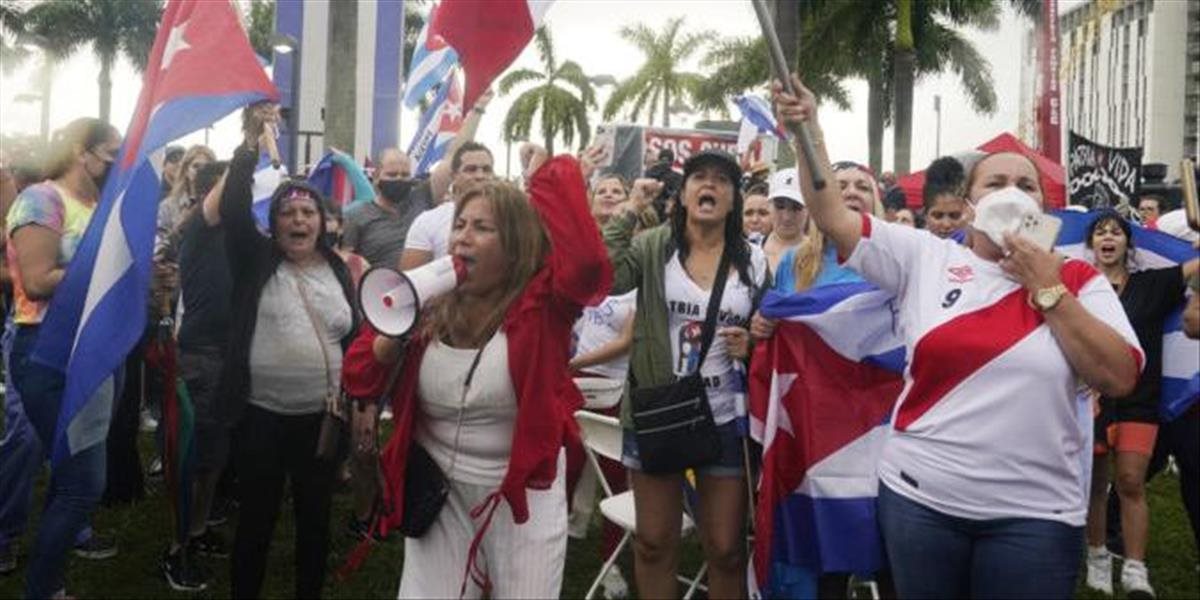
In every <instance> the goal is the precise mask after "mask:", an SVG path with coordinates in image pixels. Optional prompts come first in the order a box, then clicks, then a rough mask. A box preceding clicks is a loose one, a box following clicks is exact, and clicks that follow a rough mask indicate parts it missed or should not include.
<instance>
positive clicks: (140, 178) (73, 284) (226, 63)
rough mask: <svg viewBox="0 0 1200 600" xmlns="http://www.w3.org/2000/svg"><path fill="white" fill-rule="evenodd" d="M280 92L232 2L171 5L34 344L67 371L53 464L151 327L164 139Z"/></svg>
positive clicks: (86, 426)
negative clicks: (122, 135)
mask: <svg viewBox="0 0 1200 600" xmlns="http://www.w3.org/2000/svg"><path fill="white" fill-rule="evenodd" d="M214 65H219V68H214ZM277 99H278V93H277V92H276V90H275V87H274V86H273V85H272V84H271V82H270V80H268V79H267V77H266V75H265V73H264V72H263V69H262V67H261V66H260V65H259V62H258V60H257V59H256V58H255V55H254V51H253V50H251V48H250V42H249V40H248V39H247V38H246V33H245V31H244V30H243V29H242V26H241V24H240V23H239V21H238V17H237V14H236V12H235V10H234V7H233V6H232V5H230V3H229V2H227V1H213V0H170V1H169V2H168V3H167V5H166V8H165V10H164V11H163V17H162V23H161V24H160V25H159V28H158V34H157V36H156V37H155V40H154V47H153V49H152V50H151V52H150V60H149V61H148V66H147V68H146V73H145V76H144V78H143V80H142V92H141V95H140V96H139V97H138V103H137V108H136V110H135V111H134V113H133V119H132V121H131V122H130V124H129V129H128V131H127V132H126V138H125V142H124V144H123V145H122V146H121V149H120V151H119V153H118V155H117V160H116V162H115V163H114V164H113V168H112V172H111V174H110V175H109V177H108V181H107V183H106V184H105V186H104V190H103V192H102V194H101V199H100V203H99V204H98V205H97V207H96V211H95V213H94V215H93V217H92V220H91V222H90V223H89V225H88V228H87V231H86V232H85V233H84V236H83V240H82V241H81V242H80V246H79V249H78V251H77V252H76V254H75V258H74V259H73V260H72V261H71V264H70V266H69V267H68V268H67V273H66V277H65V278H64V280H63V282H62V283H61V284H60V285H59V287H58V289H57V290H56V291H55V293H54V297H53V299H52V300H51V303H50V308H49V311H48V312H47V314H46V319H45V321H44V322H43V323H42V327H41V333H40V334H39V336H38V342H37V346H36V347H35V349H34V355H33V358H34V360H37V361H38V362H40V363H43V364H46V365H49V366H51V367H53V368H57V369H60V370H61V371H63V372H64V373H65V375H66V388H65V390H64V392H63V398H62V406H61V409H60V412H59V417H58V426H57V429H56V431H55V439H54V443H53V448H52V450H51V459H52V461H53V462H55V463H57V462H59V461H61V460H62V459H63V458H66V457H67V456H69V455H71V454H74V453H76V452H78V451H80V450H82V449H84V448H87V447H89V446H91V445H93V444H95V443H96V442H98V441H99V440H100V439H102V438H103V437H104V435H105V434H106V432H107V429H108V428H107V424H108V415H107V414H99V413H100V412H102V411H101V410H100V409H98V408H97V407H101V403H100V402H93V401H91V400H92V399H93V398H94V396H93V393H94V392H95V391H96V390H97V388H98V387H99V386H100V384H101V383H102V382H103V381H104V380H105V379H107V378H108V377H109V375H111V374H112V373H113V372H114V371H115V370H116V369H117V367H118V366H119V365H121V364H122V363H123V362H124V361H125V356H126V354H128V353H129V350H130V349H131V348H133V345H134V344H135V343H136V342H137V340H138V339H139V338H140V337H141V336H142V333H143V331H144V329H145V324H146V298H147V289H148V286H149V282H150V262H151V251H152V250H153V245H154V226H155V218H156V214H157V206H158V200H159V190H160V187H159V178H160V175H159V174H160V171H161V164H162V153H161V152H160V149H161V148H163V147H164V146H166V144H167V143H168V142H170V141H172V140H175V139H178V138H179V137H182V136H184V135H186V134H188V133H191V132H193V131H196V130H198V129H201V128H204V127H206V126H208V125H210V124H212V123H213V122H215V121H217V120H218V119H220V118H222V117H224V116H225V115H227V114H229V113H230V112H232V111H234V110H236V109H238V108H241V107H243V106H245V105H247V104H251V103H253V102H258V101H261V100H277Z"/></svg>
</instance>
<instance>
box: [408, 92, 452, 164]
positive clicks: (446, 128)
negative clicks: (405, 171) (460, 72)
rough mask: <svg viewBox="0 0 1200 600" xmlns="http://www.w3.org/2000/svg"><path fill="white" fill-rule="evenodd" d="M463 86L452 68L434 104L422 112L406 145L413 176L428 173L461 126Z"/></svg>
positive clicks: (444, 152) (443, 154)
mask: <svg viewBox="0 0 1200 600" xmlns="http://www.w3.org/2000/svg"><path fill="white" fill-rule="evenodd" d="M462 122H463V104H462V87H461V86H460V85H459V83H458V77H457V76H456V74H455V72H454V71H451V72H450V73H448V74H447V75H446V80H445V81H443V82H442V84H441V85H440V86H439V87H438V93H437V96H436V97H434V99H433V104H430V105H429V108H428V109H426V111H425V114H423V115H421V124H420V125H419V126H418V127H417V133H416V135H414V136H413V139H412V143H410V144H409V145H408V156H409V157H410V158H411V159H412V161H413V163H414V165H415V167H414V169H413V175H414V176H420V175H424V174H426V173H428V172H429V171H430V169H432V168H433V165H435V164H437V161H439V160H441V159H442V157H443V156H445V154H446V149H447V148H449V147H450V142H451V141H452V140H453V139H454V136H455V134H457V133H458V130H459V129H461V128H462Z"/></svg>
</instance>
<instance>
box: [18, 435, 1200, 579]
mask: <svg viewBox="0 0 1200 600" xmlns="http://www.w3.org/2000/svg"><path fill="white" fill-rule="evenodd" d="M144 437H146V436H144ZM147 442H148V439H147ZM146 454H148V453H143V455H146ZM40 489H41V483H40V482H39V491H38V494H39V496H40V494H41V491H40ZM37 505H38V506H40V500H39V504H37ZM349 506H350V496H349V495H346V494H340V495H338V496H336V497H335V507H334V516H333V519H334V520H333V523H332V531H333V556H332V557H331V558H330V564H331V566H336V565H340V564H341V560H342V559H343V558H344V557H345V556H346V554H347V553H348V552H349V551H350V550H351V548H352V547H353V541H352V540H351V539H350V538H349V537H348V536H347V535H345V533H344V523H345V519H346V515H348V514H349V510H350V508H349ZM1150 510H1151V515H1152V523H1151V540H1150V550H1149V557H1148V564H1149V565H1150V569H1151V571H1150V575H1151V582H1152V583H1153V585H1154V587H1155V589H1156V590H1157V591H1158V593H1159V597H1160V598H1197V597H1200V576H1198V575H1197V573H1196V571H1195V565H1196V562H1197V557H1196V549H1195V548H1194V547H1193V544H1192V542H1191V530H1190V529H1189V528H1188V525H1187V517H1186V515H1185V513H1184V511H1183V507H1182V506H1181V505H1180V501H1179V485H1178V480H1177V479H1176V478H1175V477H1174V476H1172V475H1163V476H1160V477H1159V478H1158V479H1157V480H1156V481H1155V482H1154V483H1153V485H1151V487H1150ZM597 513H598V511H597ZM34 518H35V520H36V518H37V517H36V515H35V517H34ZM598 518H599V515H598V514H597V519H598ZM96 524H97V526H98V527H99V528H100V529H102V530H103V531H106V532H115V533H116V535H117V536H118V540H119V543H120V554H119V555H118V556H117V557H116V558H113V559H110V560H106V561H88V560H82V559H78V558H74V557H72V558H71V561H70V566H69V569H68V581H69V584H70V587H69V589H70V592H71V593H72V594H73V595H75V596H77V597H79V598H163V597H176V598H186V597H195V598H224V597H228V595H229V579H228V576H229V572H228V571H229V568H228V562H227V561H212V562H210V563H209V565H210V567H211V568H212V569H213V571H214V573H215V575H216V578H215V580H214V581H212V582H211V583H210V586H209V589H208V590H206V591H205V592H202V593H199V594H182V593H178V592H174V591H172V590H171V589H170V588H169V587H168V586H167V585H166V583H165V582H164V581H163V578H162V576H161V575H160V574H159V571H158V558H159V555H160V553H161V552H162V550H163V548H164V547H165V544H166V540H167V538H168V535H169V534H168V532H169V527H170V517H169V509H168V506H167V503H166V500H165V498H164V497H163V495H162V492H161V488H160V487H159V485H158V484H157V483H153V482H152V483H151V485H150V487H149V493H148V496H147V498H146V499H145V500H143V501H142V502H140V503H139V504H136V505H134V506H132V507H122V508H111V509H101V510H100V512H99V514H98V515H97V516H96ZM219 529H220V530H221V532H222V533H223V534H224V535H225V536H226V538H227V539H228V540H229V541H232V537H233V528H232V525H231V524H226V525H224V526H223V527H221V528H219ZM292 532H293V529H292V519H291V514H290V510H288V509H287V507H285V510H283V511H282V516H281V519H280V522H279V524H278V526H277V527H276V532H275V543H274V545H273V547H272V553H271V557H270V563H269V565H268V570H267V581H266V584H265V586H264V590H263V593H264V594H265V595H266V597H269V598H288V597H291V595H292V572H293V567H292V564H293V563H292ZM597 533H598V527H597V525H596V524H593V527H592V534H591V535H590V536H589V537H588V539H586V540H571V542H570V544H569V547H568V552H567V566H566V573H565V581H564V584H563V597H564V598H578V597H582V596H583V594H584V593H585V592H586V591H587V588H588V586H589V585H590V584H591V581H592V578H593V577H594V576H595V573H596V571H597V570H598V569H599V567H600V563H601V559H600V556H599V542H598V539H599V536H598V535H597ZM31 540H32V534H30V535H27V536H26V539H25V546H24V548H25V549H28V547H29V544H30V543H31ZM685 543H686V544H689V546H690V547H689V549H688V551H687V552H686V559H685V566H689V565H690V566H691V567H694V566H695V564H696V561H697V560H698V559H697V558H696V555H697V550H696V548H695V546H696V545H697V543H696V541H695V539H694V537H693V538H692V539H689V540H685ZM402 550H403V543H402V542H401V541H399V540H397V541H392V542H388V543H384V544H379V545H377V546H376V547H375V550H374V552H373V553H372V555H371V557H370V558H369V559H368V561H367V562H366V564H365V565H364V566H363V568H362V570H361V571H359V572H358V573H357V574H356V575H354V576H353V577H352V578H350V579H349V580H347V581H343V582H338V581H334V580H333V578H332V575H331V576H330V578H329V580H328V581H327V583H326V589H325V596H326V597H329V598H393V597H395V594H396V589H397V585H398V582H399V576H400V563H401V560H402V553H403V552H402ZM26 558H27V557H26V556H22V563H21V568H18V570H17V572H16V573H15V574H12V575H8V576H5V577H0V598H19V597H20V595H21V589H22V577H23V574H22V573H23V567H24V565H25V560H26ZM531 559H534V560H536V558H535V557H531ZM624 564H625V567H624V568H625V573H626V575H627V576H628V575H629V574H630V571H629V567H628V557H625V560H624ZM685 570H686V569H685ZM331 572H332V568H331ZM1081 579H1082V577H1081ZM1079 590H1080V591H1079V593H1078V594H1077V597H1079V598H1102V597H1103V596H1102V595H1100V594H1095V593H1088V592H1086V591H1085V590H1084V589H1083V587H1082V585H1081V586H1080V588H1079Z"/></svg>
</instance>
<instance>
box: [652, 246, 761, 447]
mask: <svg viewBox="0 0 1200 600" xmlns="http://www.w3.org/2000/svg"><path fill="white" fill-rule="evenodd" d="M750 249H751V253H750V276H751V277H752V281H753V282H754V285H755V286H756V287H761V286H762V285H763V282H764V281H765V279H766V272H767V258H766V255H765V254H763V251H762V249H760V248H759V247H758V246H750ZM663 278H664V282H663V283H664V284H665V288H666V300H667V334H668V335H669V336H670V343H671V362H672V365H673V367H674V370H675V375H677V376H680V377H682V376H684V375H689V374H691V373H694V372H695V371H696V367H697V364H698V363H699V362H700V346H701V343H700V342H701V339H700V338H701V331H702V330H703V328H704V317H705V315H707V313H708V297H709V294H710V293H711V290H705V289H703V288H701V287H700V286H698V285H696V282H694V281H692V278H691V277H689V276H688V274H687V271H685V270H684V268H683V265H682V264H681V263H680V262H679V253H678V252H676V253H674V254H672V255H671V260H670V261H668V262H667V267H666V271H665V272H664V274H663ZM753 303H754V290H753V289H751V288H750V287H748V286H746V285H745V284H744V283H743V282H742V280H741V278H740V277H739V276H738V274H737V271H736V270H731V271H730V273H729V276H728V277H727V278H726V280H725V291H724V294H723V295H722V296H721V310H720V311H719V312H718V313H717V324H716V329H717V330H720V329H721V328H722V327H746V328H749V326H750V325H749V324H750V315H751V311H753V309H754V306H753ZM700 375H701V376H702V377H704V382H705V385H706V391H707V392H708V401H709V404H710V405H711V406H712V412H713V420H714V421H715V422H716V424H717V425H723V424H725V423H728V422H730V421H732V420H733V419H734V418H735V417H737V416H738V413H739V412H740V407H739V398H740V397H741V395H742V394H744V393H745V391H746V382H745V379H744V377H743V376H742V374H741V371H739V370H738V369H737V368H736V367H735V366H734V362H733V359H732V358H730V356H729V353H728V351H727V350H726V348H725V340H724V339H723V338H722V337H721V336H719V335H715V334H714V335H713V342H712V346H710V347H709V350H708V356H706V357H705V359H704V363H703V365H700Z"/></svg>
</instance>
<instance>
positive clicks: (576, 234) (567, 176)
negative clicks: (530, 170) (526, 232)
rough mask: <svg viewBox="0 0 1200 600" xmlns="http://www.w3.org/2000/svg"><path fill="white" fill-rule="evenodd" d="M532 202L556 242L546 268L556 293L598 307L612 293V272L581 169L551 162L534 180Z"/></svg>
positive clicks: (566, 159)
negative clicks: (596, 303)
mask: <svg viewBox="0 0 1200 600" xmlns="http://www.w3.org/2000/svg"><path fill="white" fill-rule="evenodd" d="M529 201H530V203H532V204H533V207H534V209H535V210H537V212H538V215H539V216H540V217H541V219H542V224H543V225H544V226H545V227H546V232H547V233H548V234H549V236H550V246H551V248H550V254H549V256H547V259H546V266H547V267H549V268H550V269H551V271H550V273H551V286H552V287H553V289H554V293H555V294H556V295H558V296H560V297H563V298H566V299H568V300H570V301H572V302H574V303H576V304H578V305H580V306H585V305H588V304H594V303H595V302H598V301H599V300H600V299H601V298H603V297H604V296H605V295H607V294H608V290H609V288H611V287H612V266H611V265H610V264H609V262H608V250H607V249H606V248H605V246H604V241H603V240H602V239H601V238H600V229H599V228H598V227H597V226H596V220H595V218H593V217H592V212H591V209H590V208H589V207H588V199H587V187H586V186H585V185H584V182H583V174H582V173H580V171H579V163H577V162H576V161H575V159H574V158H572V157H570V156H557V157H555V158H552V159H550V160H549V161H547V162H546V164H544V165H542V166H541V168H539V169H538V170H537V172H536V173H534V174H533V177H532V178H530V181H529Z"/></svg>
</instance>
